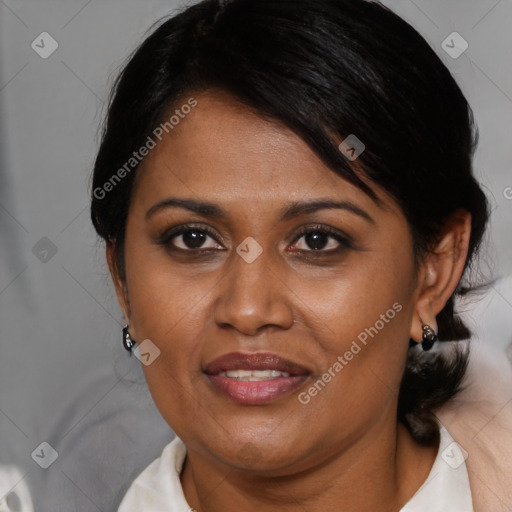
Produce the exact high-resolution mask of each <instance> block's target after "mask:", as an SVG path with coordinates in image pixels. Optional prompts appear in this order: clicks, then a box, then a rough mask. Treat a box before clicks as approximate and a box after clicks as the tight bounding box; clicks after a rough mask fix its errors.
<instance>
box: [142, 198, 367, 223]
mask: <svg viewBox="0 0 512 512" xmlns="http://www.w3.org/2000/svg"><path fill="white" fill-rule="evenodd" d="M172 207H176V208H183V209H186V210H190V211H193V212H195V213H199V214H201V215H204V216H206V217H215V218H218V219H227V218H228V215H227V213H226V212H225V211H224V210H223V209H222V208H221V207H220V206H218V205H216V204H215V203H210V202H207V201H197V200H195V199H189V198H177V197H168V198H166V199H164V200H162V201H159V202H158V203H156V204H155V205H153V206H152V207H151V208H150V209H149V210H148V211H147V212H146V215H145V218H146V220H148V219H149V218H150V217H151V216H152V215H154V214H155V213H156V212H158V211H160V210H164V209H166V208H172ZM325 209H341V210H346V211H349V212H351V213H354V214H355V215H358V216H360V217H362V218H363V219H365V220H367V221H368V222H371V223H373V224H375V220H374V219H373V218H372V217H371V216H370V215H369V214H368V213H367V212H366V211H365V210H363V209H362V208H360V207H359V206H357V205H355V204H354V203H351V202H350V201H335V200H332V199H316V200H313V201H297V202H294V203H290V204H289V205H287V206H286V207H285V208H284V209H283V210H282V211H281V219H280V220H290V219H292V218H294V217H298V216H299V215H305V214H308V213H314V212H316V211H318V210H325Z"/></svg>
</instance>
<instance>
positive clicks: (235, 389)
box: [207, 375, 307, 405]
mask: <svg viewBox="0 0 512 512" xmlns="http://www.w3.org/2000/svg"><path fill="white" fill-rule="evenodd" d="M207 377H208V379H209V380H210V382H211V383H212V384H213V386H214V387H215V389H217V391H220V392H221V393H222V394H224V395H226V396H228V397H229V398H231V399H232V400H234V401H235V402H238V403H240V404H244V405H259V404H266V403H269V402H272V401H274V400H277V399H278V398H282V397H283V396H286V395H288V394H290V393H292V392H293V391H295V390H296V389H297V388H299V387H300V386H301V385H302V383H303V382H304V381H305V380H306V379H307V375H296V376H293V377H278V378H277V379H269V380H262V381H244V380H236V379H231V378H229V377H225V376H223V375H207Z"/></svg>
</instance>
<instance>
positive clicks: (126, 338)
mask: <svg viewBox="0 0 512 512" xmlns="http://www.w3.org/2000/svg"><path fill="white" fill-rule="evenodd" d="M123 346H124V348H125V349H126V350H128V352H131V351H132V348H133V347H134V346H135V340H133V339H132V337H131V336H130V332H129V331H128V324H126V325H125V326H124V327H123Z"/></svg>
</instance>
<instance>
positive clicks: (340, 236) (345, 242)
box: [291, 224, 353, 254]
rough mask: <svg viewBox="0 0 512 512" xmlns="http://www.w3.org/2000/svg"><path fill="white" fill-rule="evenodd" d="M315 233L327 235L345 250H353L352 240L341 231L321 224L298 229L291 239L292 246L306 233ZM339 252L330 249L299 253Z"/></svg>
mask: <svg viewBox="0 0 512 512" xmlns="http://www.w3.org/2000/svg"><path fill="white" fill-rule="evenodd" d="M311 232H312V233H315V232H321V233H325V234H327V235H328V236H329V237H331V238H334V239H335V240H336V241H337V242H338V243H339V244H340V246H342V247H343V246H344V247H346V248H353V239H352V237H350V236H349V235H347V234H346V233H344V232H343V231H339V230H338V229H336V228H332V227H331V226H325V225H322V224H308V225H306V226H302V227H301V228H299V230H298V232H297V233H295V235H294V237H293V238H292V242H291V243H292V244H295V243H296V242H297V241H298V240H300V239H301V238H302V237H303V236H304V235H307V234H308V233H311ZM337 250H339V248H336V249H330V250H327V251H325V250H314V249H312V250H309V251H304V250H302V249H301V250H300V251H301V252H311V253H318V254H320V253H326V254H329V253H332V252H335V251H337Z"/></svg>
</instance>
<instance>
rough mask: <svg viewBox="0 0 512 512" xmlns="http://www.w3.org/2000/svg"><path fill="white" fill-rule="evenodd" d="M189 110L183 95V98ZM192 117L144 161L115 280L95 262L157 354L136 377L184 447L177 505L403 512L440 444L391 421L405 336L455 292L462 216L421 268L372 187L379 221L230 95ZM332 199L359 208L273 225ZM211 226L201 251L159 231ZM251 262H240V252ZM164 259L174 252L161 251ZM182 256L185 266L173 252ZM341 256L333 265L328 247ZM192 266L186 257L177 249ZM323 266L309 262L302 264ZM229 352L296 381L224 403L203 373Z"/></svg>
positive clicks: (136, 334)
mask: <svg viewBox="0 0 512 512" xmlns="http://www.w3.org/2000/svg"><path fill="white" fill-rule="evenodd" d="M191 96H192V95H191ZM193 96H194V98H196V100H197V102H198V104H197V106H196V107H195V108H194V109H193V110H192V112H191V113H190V114H188V115H187V116H186V118H185V119H183V120H181V122H180V124H179V125H177V126H176V127H175V128H174V129H173V130H172V132H170V133H169V134H168V135H167V137H166V138H165V139H164V140H163V141H162V142H160V143H159V144H158V145H157V147H156V148H155V149H153V150H152V151H151V152H150V154H149V155H148V156H147V157H146V158H145V160H144V161H143V163H142V164H141V168H139V170H138V175H137V180H136V187H135V190H134V195H133V198H132V202H131V204H130V210H129V215H128V221H127V227H126V241H125V262H126V281H124V280H122V279H121V278H120V276H119V273H118V272H117V269H116V266H115V263H114V257H113V248H112V247H111V246H108V247H107V259H108V262H109V266H110V270H111V273H112V277H113V280H114V283H115V286H116V291H117V295H118V299H119V303H120V305H121V308H122V310H123V313H124V315H125V317H126V320H127V322H129V324H130V332H131V335H132V337H133V338H134V339H135V340H137V341H142V340H144V339H150V340H151V341H152V342H153V343H154V344H155V345H157V346H158V348H159V349H160V351H161V353H160V355H159V357H157V358H156V359H155V361H154V362H153V363H151V364H150V365H148V366H144V372H145V376H146V380H147V383H148V386H149V389H150V392H151V394H152V397H153V399H154V401H155V403H156V405H157V407H158V409H159V410H160V412H161V414H162V415H163V417H164V418H165V419H166V421H167V422H168V423H169V425H170V426H171V428H172V429H173V430H174V431H175V432H176V433H177V434H178V435H179V436H180V437H181V439H183V441H184V442H185V444H186V445H187V450H188V453H187V459H186V462H185V467H184V470H183V472H182V475H181V478H182V484H183V487H184V492H185V497H186V498H187V501H188V502H189V504H190V505H191V506H192V507H194V508H195V509H196V510H197V511H203V512H204V511H220V510H244V511H253V510H254V511H256V510H257V511H262V510H263V511H266V510H273V511H274V510H275V509H276V506H278V508H279V510H308V511H311V512H314V511H317V510H319V511H320V510H322V511H326V510H327V511H331V510H339V507H340V504H342V505H343V510H344V511H358V512H361V511H367V510H368V511H370V510H371V511H372V512H373V511H375V510H380V511H395V510H399V509H400V507H402V506H403V505H404V504H405V503H406V502H407V501H408V500H409V499H410V498H411V496H412V495H413V494H414V493H415V492H416V490H417V489H418V488H419V487H420V486H421V485H422V483H423V482H424V481H425V479H426V478H427V476H428V473H429V471H430V469H431V466H432V464H433V461H434V458H435V456H436V454H437V449H438V447H437V446H434V447H431V448H425V447H420V446H419V445H417V444H416V443H415V442H414V441H413V439H412V438H411V437H410V435H409V433H408V432H407V431H406V429H405V428H404V427H403V426H402V425H401V424H399V423H397V419H396V409H397V393H398V387H399V384H400V380H401V377H402V373H403V370H404V367H405V361H406V355H407V350H408V342H409V338H413V339H415V340H417V341H419V340H421V321H420V317H421V319H422V320H423V321H424V322H426V323H428V324H430V325H431V326H432V327H433V328H434V329H436V330H437V324H436V322H435V317H436V315H437V314H438V313H439V312H440V311H441V309H442V308H443V306H444V304H445V303H446V301H447V300H448V298H449V297H450V295H451V294H452V293H453V290H454V289H455V287H456V285H457V283H458V281H459V279H460V276H461V273H462V270H463V265H464V261H465V258H466V255H467V244H468V239H469V232H470V215H469V214H468V213H464V212H459V214H458V215H457V216H454V217H453V219H452V220H451V221H450V222H448V223H447V225H446V226H447V227H446V230H445V232H444V233H443V236H442V237H441V238H440V241H439V244H438V251H437V252H436V253H432V254H431V255H429V257H428V258H426V259H425V261H424V263H422V265H421V266H420V267H419V268H418V269H416V268H415V266H414V259H413V252H412V238H411V234H410V230H409V226H408V223H407V220H406V219H405V217H404V215H403V213H402V211H401V210H400V208H399V207H398V205H397V204H396V203H395V202H394V201H393V200H392V199H391V198H390V197H389V196H388V195H387V194H386V193H385V192H384V191H383V190H382V189H380V188H379V187H378V186H376V185H375V184H371V186H372V188H373V189H374V190H375V191H376V192H377V194H378V195H379V197H380V198H381V199H382V200H383V201H384V207H380V206H378V205H377V204H376V203H375V202H373V201H372V199H371V198H370V197H368V196H367V195H365V194H364V192H362V191H361V190H359V189H358V188H356V187H354V186H353V185H352V184H350V183H348V182H347V181H345V180H343V179H342V178H340V177H339V176H337V175H336V174H335V173H334V172H333V171H331V170H330V169H328V168H327V167H326V166H325V165H324V164H323V163H322V162H321V160H320V159H319V158H318V157H317V156H316V155H315V154H314V152H313V151H312V150H311V149H310V148H309V147H308V146H307V145H306V144H305V143H304V141H303V140H302V139H300V138H299V137H298V136H297V135H295V134H294V133H293V132H291V131H290V130H288V129H287V128H286V127H284V126H283V125H281V124H279V123H277V122H270V121H268V120H264V119H262V118H260V117H258V116H256V115H255V114H254V113H252V112H251V111H250V110H249V109H247V108H246V107H245V106H243V105H241V104H239V103H237V102H236V101H235V100H234V99H232V98H231V97H230V96H229V95H227V94H225V93H222V92H219V91H216V92H213V91H211V92H203V93H198V94H194V95H193ZM169 196H173V197H180V198H185V197H187V198H192V199H196V200H205V201H209V202H213V203H216V204H217V205H219V206H220V207H221V208H223V209H224V210H225V211H226V215H227V218H226V219H216V218H212V217H208V216H204V215H201V214H198V213H194V212H191V211H188V210H185V209H182V208H176V207H170V208H166V209H162V210H160V211H158V212H156V213H154V215H152V216H151V217H150V218H149V219H146V218H145V216H146V213H147V212H148V210H149V209H150V208H151V207H152V206H153V205H155V204H156V203H158V202H159V201H161V200H163V199H165V198H167V197H169ZM319 198H322V199H325V198H331V199H333V200H337V201H339V200H345V201H350V202H351V203H353V204H355V205H357V206H358V207H359V208H361V209H362V210H364V211H365V212H367V213H368V215H370V216H371V217H372V219H373V220H372V221H368V220H366V219H364V218H363V217H361V216H358V215H357V214H354V213H352V212H350V211H348V210H345V209H323V210H319V211H316V212H313V213H307V214H302V215H300V216H298V217H294V218H292V219H289V220H285V221H283V220H280V212H281V210H282V209H283V208H284V207H285V206H286V205H288V204H289V203H290V202H293V201H311V200H313V199H319ZM185 223H187V224H193V225H194V228H195V230H196V231H197V230H198V229H199V230H200V229H202V228H204V227H209V228H211V229H212V230H213V232H214V234H215V236H216V240H215V239H214V238H212V237H210V236H209V235H208V236H207V237H206V238H205V241H204V244H203V245H202V246H201V248H211V251H210V255H203V256H201V255H196V256H193V252H194V251H195V252H196V253H199V249H193V248H192V249H191V248H188V247H189V246H187V245H185V243H184V238H183V237H182V236H180V235H178V236H177V237H175V238H174V239H172V240H170V241H169V242H168V244H167V247H166V246H165V245H162V244H160V243H159V240H160V239H161V238H162V236H163V234H164V233H165V232H166V230H169V228H172V227H174V226H178V225H180V224H185ZM316 225H320V227H332V228H333V229H335V230H337V231H339V232H340V234H341V235H343V233H345V235H348V236H349V237H350V238H351V240H352V242H351V246H349V247H344V246H343V245H341V244H340V242H338V241H337V240H336V239H334V238H332V237H330V235H329V238H327V239H325V243H324V247H322V248H321V249H317V250H315V249H313V248H312V247H311V246H310V245H308V243H307V242H306V237H305V236H301V237H300V238H299V239H296V233H298V232H299V229H300V228H301V227H313V226H316ZM249 236H250V237H253V238H254V239H255V240H256V241H257V242H258V243H259V244H260V246H261V247H262V249H263V252H262V253H261V254H260V255H259V256H258V257H257V258H256V259H255V260H254V261H253V262H252V263H247V262H246V261H245V260H244V259H243V258H241V257H240V256H239V254H238V253H237V252H236V248H237V246H239V244H241V242H242V241H244V239H245V238H246V237H249ZM173 246H174V247H176V249H174V251H173V250H171V248H172V247H173ZM179 248H181V249H182V251H179ZM336 248H340V249H341V250H340V251H339V252H337V253H331V254H330V255H328V254H327V251H329V250H335V249H336ZM186 251H189V252H186ZM312 252H315V254H319V253H320V254H319V255H317V256H316V257H315V256H311V253H312ZM394 303H399V304H400V305H401V306H402V309H401V311H400V312H398V313H397V314H396V315H395V317H394V318H393V319H392V320H390V321H389V322H387V323H386V324H385V326H384V327H383V328H382V329H380V330H379V332H378V334H377V335H375V336H374V337H373V338H369V341H368V344H367V345H366V346H364V347H363V348H362V350H361V351H360V352H359V353H357V355H355V356H354V357H353V359H352V360H351V361H349V362H348V364H347V365H346V366H344V368H343V370H342V371H340V372H339V373H337V374H336V376H335V377H334V378H332V380H331V382H329V383H328V384H327V385H326V386H325V388H324V389H322V391H321V392H319V393H318V394H317V395H316V396H315V397H313V398H312V399H311V401H310V402H309V403H308V404H305V405H304V404H301V403H300V402H299V401H298V398H297V397H298V394H299V393H300V392H301V391H304V390H307V389H308V388H309V387H310V386H311V385H312V383H314V382H315V381H316V380H317V379H319V378H321V376H322V374H323V373H324V372H325V371H326V370H327V369H328V368H329V367H332V365H333V364H334V363H335V362H336V360H337V357H338V356H340V355H343V354H344V353H345V352H346V351H347V350H349V348H350V346H351V344H352V341H353V340H355V339H357V336H358V334H360V333H361V332H362V331H364V330H365V328H368V327H370V326H374V325H375V324H376V321H377V320H379V318H381V315H382V314H385V313H386V311H387V310H388V309H390V308H392V305H393V304H394ZM232 351H245V352H272V353H275V354H277V355H279V356H283V357H286V358H288V359H291V360H292V361H294V362H296V363H298V364H300V365H302V366H304V367H306V368H307V369H308V371H309V372H310V375H309V377H308V380H307V382H305V383H304V384H303V386H302V387H301V388H300V389H298V390H297V391H296V392H294V393H292V394H290V395H287V396H285V397H283V398H281V399H279V400H276V401H274V402H271V403H268V404H264V405H251V406H249V405H241V404H239V403H236V402H234V401H232V400H230V399H229V398H227V397H226V396H224V395H221V394H219V393H218V392H217V391H216V390H215V389H214V388H213V387H212V386H211V385H210V382H209V381H208V379H207V378H206V376H205V375H204V373H203V372H202V370H201V369H202V368H204V366H205V365H206V364H207V363H209V362H211V361H212V360H213V359H215V358H217V357H219V356H220V355H223V354H226V353H228V352H232Z"/></svg>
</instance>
